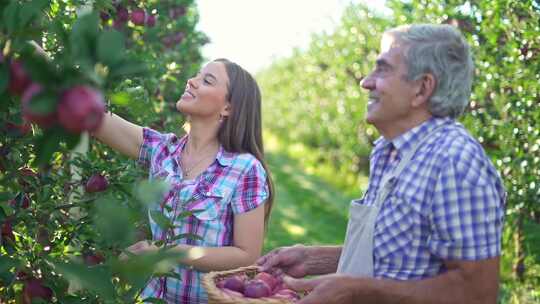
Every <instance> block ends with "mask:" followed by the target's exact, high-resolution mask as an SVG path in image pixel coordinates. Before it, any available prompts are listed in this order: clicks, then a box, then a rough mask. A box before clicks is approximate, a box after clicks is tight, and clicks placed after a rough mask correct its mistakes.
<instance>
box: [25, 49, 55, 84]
mask: <svg viewBox="0 0 540 304" xmlns="http://www.w3.org/2000/svg"><path fill="white" fill-rule="evenodd" d="M24 55H25V56H24V60H23V65H24V69H25V70H26V71H27V72H28V74H30V78H32V80H33V81H35V82H38V83H41V84H44V85H58V82H59V81H60V80H61V78H62V77H61V76H62V75H59V74H58V72H57V70H56V68H55V67H54V65H53V63H52V62H51V61H48V60H47V58H45V57H44V56H42V55H39V54H37V53H36V51H35V48H34V46H30V45H27V46H25V49H24Z"/></svg>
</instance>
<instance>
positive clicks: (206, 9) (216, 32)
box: [197, 0, 383, 74]
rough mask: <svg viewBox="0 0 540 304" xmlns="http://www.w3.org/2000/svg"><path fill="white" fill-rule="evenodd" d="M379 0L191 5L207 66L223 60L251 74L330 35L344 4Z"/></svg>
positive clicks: (200, 0) (204, 0)
mask: <svg viewBox="0 0 540 304" xmlns="http://www.w3.org/2000/svg"><path fill="white" fill-rule="evenodd" d="M360 1H365V2H368V4H369V3H371V4H374V5H377V3H379V4H382V3H383V0H197V6H198V9H199V15H200V20H199V24H198V25H197V26H198V29H199V30H200V31H202V32H204V33H205V34H206V35H208V36H209V38H210V43H209V44H207V45H206V46H205V47H204V48H203V50H202V52H203V56H204V57H205V58H206V59H207V60H211V59H216V58H219V57H225V58H227V59H230V60H232V61H234V62H236V63H238V64H240V65H241V66H242V67H243V68H245V69H246V70H248V71H249V72H251V73H253V74H254V73H256V72H257V71H259V70H260V69H262V68H264V67H265V66H268V65H269V64H270V63H271V62H272V60H273V59H274V58H280V57H286V56H289V55H291V54H292V50H293V49H294V48H295V47H299V48H302V49H305V48H307V47H308V46H309V42H310V39H311V35H312V34H313V33H321V32H323V31H328V32H330V31H332V30H333V29H334V28H335V26H336V25H337V24H338V23H339V20H340V17H341V14H342V12H343V10H344V9H345V8H346V7H347V6H348V5H349V3H351V2H353V3H358V2H360Z"/></svg>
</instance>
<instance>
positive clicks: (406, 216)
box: [356, 118, 506, 280]
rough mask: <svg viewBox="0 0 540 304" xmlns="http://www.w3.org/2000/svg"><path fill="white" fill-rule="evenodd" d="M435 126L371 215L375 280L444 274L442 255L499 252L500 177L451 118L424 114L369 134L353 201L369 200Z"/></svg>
mask: <svg viewBox="0 0 540 304" xmlns="http://www.w3.org/2000/svg"><path fill="white" fill-rule="evenodd" d="M437 127H441V129H439V130H437V131H435V133H434V134H433V135H431V136H430V137H431V138H429V139H428V140H427V142H425V143H424V144H423V145H422V146H420V147H419V149H418V150H417V151H416V153H415V155H414V157H413V158H412V160H411V162H410V164H409V165H408V166H407V167H406V168H405V169H404V170H403V172H401V174H400V175H398V176H397V178H396V180H395V186H394V190H393V191H392V193H391V194H390V195H389V196H388V198H387V199H386V200H385V201H384V202H383V204H382V206H381V209H380V211H379V214H378V216H377V220H376V224H375V233H374V251H373V265H374V276H375V277H377V278H387V279H395V280H418V279H423V278H427V277H432V276H435V275H437V274H439V273H441V272H444V271H445V267H444V260H481V259H487V258H491V257H495V256H498V255H500V253H501V233H502V227H503V218H504V203H505V198H506V193H505V191H504V188H503V183H502V181H501V179H500V177H499V174H498V173H497V171H496V170H495V168H494V166H493V165H492V163H491V161H490V160H489V158H488V157H487V156H486V154H485V153H484V151H483V149H482V147H481V146H480V144H478V142H477V141H476V140H474V139H473V138H472V137H471V136H470V135H469V133H468V132H467V130H465V128H463V126H462V125H461V124H459V123H457V122H456V121H454V120H452V119H449V118H432V119H430V120H428V121H426V122H424V123H423V124H421V125H419V126H417V127H415V128H413V129H411V130H409V131H408V132H406V133H404V134H402V135H401V136H398V137H397V138H394V139H393V140H391V141H388V140H386V139H384V138H380V139H379V140H377V142H376V143H375V148H374V149H373V151H372V154H371V158H370V176H369V185H368V189H367V192H366V194H365V195H364V198H363V199H361V200H358V201H356V202H357V203H361V204H367V205H371V204H373V203H374V201H375V196H376V193H377V191H378V189H379V188H380V186H381V179H382V177H383V175H385V174H387V172H389V171H390V170H392V169H394V168H395V167H396V165H397V163H398V162H399V159H400V158H401V156H403V155H405V154H406V153H407V152H408V151H410V149H412V146H414V143H415V142H418V141H419V140H421V139H422V138H423V136H425V135H426V134H428V133H429V132H430V131H431V130H433V129H435V128H437Z"/></svg>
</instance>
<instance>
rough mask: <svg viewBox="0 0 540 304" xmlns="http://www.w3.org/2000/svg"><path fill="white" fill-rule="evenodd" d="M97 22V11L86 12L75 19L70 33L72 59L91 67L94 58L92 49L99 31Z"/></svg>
mask: <svg viewBox="0 0 540 304" xmlns="http://www.w3.org/2000/svg"><path fill="white" fill-rule="evenodd" d="M98 22H99V17H98V15H97V13H95V12H94V13H90V14H86V15H84V16H82V17H80V18H78V19H77V20H76V21H75V23H74V24H73V28H72V31H71V35H70V47H71V50H72V52H73V54H72V56H73V59H74V60H76V61H77V62H79V63H80V64H84V65H87V66H89V67H93V65H94V63H95V59H96V58H95V53H94V51H95V46H96V41H97V38H98V33H99V28H98Z"/></svg>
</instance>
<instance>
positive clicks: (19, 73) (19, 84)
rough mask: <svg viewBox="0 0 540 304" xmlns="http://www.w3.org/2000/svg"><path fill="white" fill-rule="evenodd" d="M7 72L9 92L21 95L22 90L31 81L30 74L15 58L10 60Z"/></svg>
mask: <svg viewBox="0 0 540 304" xmlns="http://www.w3.org/2000/svg"><path fill="white" fill-rule="evenodd" d="M9 72H10V73H9V87H8V90H9V92H10V93H11V94H13V95H22V93H23V92H24V90H25V89H26V88H27V87H28V86H29V85H30V83H32V80H31V79H30V76H28V74H27V73H26V71H25V70H24V68H23V65H22V63H21V62H20V61H19V60H16V59H14V60H12V61H11V64H10V66H9Z"/></svg>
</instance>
